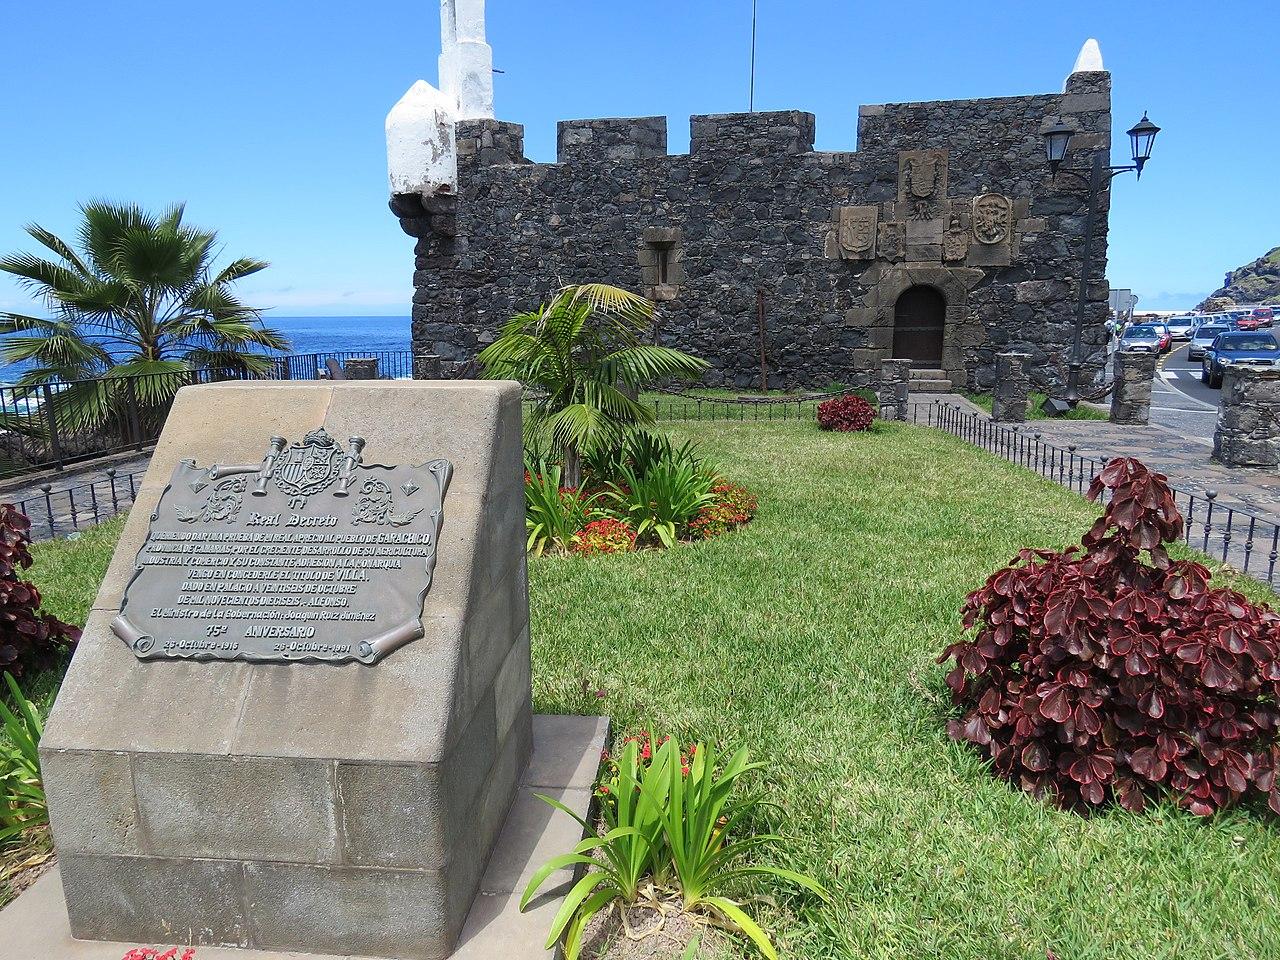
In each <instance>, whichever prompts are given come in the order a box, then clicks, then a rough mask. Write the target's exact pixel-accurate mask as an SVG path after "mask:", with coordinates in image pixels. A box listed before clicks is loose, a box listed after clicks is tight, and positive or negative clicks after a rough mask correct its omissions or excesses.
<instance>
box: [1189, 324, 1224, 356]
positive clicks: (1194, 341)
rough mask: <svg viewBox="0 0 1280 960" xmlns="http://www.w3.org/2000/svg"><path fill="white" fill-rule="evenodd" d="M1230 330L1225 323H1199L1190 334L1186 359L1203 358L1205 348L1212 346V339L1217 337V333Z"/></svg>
mask: <svg viewBox="0 0 1280 960" xmlns="http://www.w3.org/2000/svg"><path fill="white" fill-rule="evenodd" d="M1230 332H1231V328H1230V327H1228V326H1227V325H1226V324H1222V323H1205V324H1201V325H1200V327H1199V328H1198V329H1197V330H1196V332H1195V333H1193V334H1192V335H1191V346H1190V347H1189V348H1187V359H1188V360H1203V359H1204V352H1205V350H1207V349H1208V348H1209V347H1211V346H1213V341H1214V340H1216V339H1218V334H1220V333H1230Z"/></svg>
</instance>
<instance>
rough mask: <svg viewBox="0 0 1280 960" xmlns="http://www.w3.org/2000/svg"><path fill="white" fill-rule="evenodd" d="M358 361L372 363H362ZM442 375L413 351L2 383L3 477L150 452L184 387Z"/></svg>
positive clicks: (0, 470)
mask: <svg viewBox="0 0 1280 960" xmlns="http://www.w3.org/2000/svg"><path fill="white" fill-rule="evenodd" d="M356 361H364V362H363V363H356ZM415 365H416V366H417V368H418V370H419V375H420V376H439V361H438V358H436V357H434V356H430V355H415V354H414V353H413V352H412V351H409V350H383V351H371V352H370V351H331V352H328V353H306V354H296V355H290V356H287V357H278V358H276V359H275V362H274V363H273V365H272V366H271V367H269V368H268V369H267V370H266V371H264V372H262V373H255V374H250V373H246V372H245V371H243V370H183V371H180V372H175V373H159V374H148V375H144V376H138V377H101V378H96V379H90V380H78V381H73V382H69V383H44V384H36V385H32V386H9V387H0V479H7V478H10V477H19V476H25V475H27V474H31V473H37V472H40V471H43V470H49V469H54V470H61V469H62V468H64V467H66V466H68V465H70V464H75V463H79V462H82V461H85V460H92V459H95V458H97V457H103V456H108V455H110V454H115V453H123V452H125V451H128V450H139V451H140V450H142V449H144V448H145V447H147V446H149V445H151V444H153V443H155V441H156V439H157V438H158V437H159V436H160V430H161V428H162V427H163V426H164V421H165V417H166V416H168V413H169V407H170V406H171V404H172V402H173V395H174V394H175V393H177V391H178V390H179V389H180V388H181V387H185V386H190V385H193V384H203V383H216V382H221V381H227V380H319V379H327V378H331V377H334V376H339V377H351V378H354V377H356V376H362V377H366V378H367V377H376V378H378V379H384V380H385V379H407V378H410V377H412V376H413V373H414V368H415Z"/></svg>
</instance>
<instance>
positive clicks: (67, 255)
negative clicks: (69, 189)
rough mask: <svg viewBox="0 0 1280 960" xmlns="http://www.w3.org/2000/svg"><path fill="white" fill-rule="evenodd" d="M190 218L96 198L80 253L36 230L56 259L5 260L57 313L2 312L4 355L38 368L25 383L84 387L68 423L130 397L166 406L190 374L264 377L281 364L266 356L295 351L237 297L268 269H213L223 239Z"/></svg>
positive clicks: (85, 214)
mask: <svg viewBox="0 0 1280 960" xmlns="http://www.w3.org/2000/svg"><path fill="white" fill-rule="evenodd" d="M183 212H184V208H183V206H182V205H181V204H177V205H174V206H171V207H169V208H168V209H166V210H165V211H163V212H162V213H161V214H159V215H155V214H152V213H148V212H147V211H145V210H143V209H141V208H140V207H137V206H133V205H128V204H115V203H109V202H105V201H93V202H91V203H86V204H83V205H82V206H81V207H80V213H81V222H80V226H79V230H78V236H77V240H78V245H77V246H78V248H77V246H73V245H72V244H70V243H68V242H66V241H65V240H63V239H61V238H59V237H58V236H56V235H55V234H53V233H52V232H50V231H49V230H46V229H45V228H44V227H41V226H38V225H36V224H31V225H29V226H27V228H26V230H27V233H28V234H30V235H31V237H32V238H33V239H34V240H36V241H37V242H38V243H39V244H40V245H41V246H43V247H45V248H46V250H47V251H49V252H51V253H52V254H54V256H53V257H52V258H50V257H49V256H48V255H47V254H46V255H37V254H32V253H15V254H10V255H9V256H6V257H0V270H3V271H5V272H6V273H9V274H12V275H13V276H14V277H16V278H17V281H18V283H19V284H20V285H21V286H23V287H24V288H26V289H27V290H29V291H30V292H31V294H32V295H33V296H34V297H35V298H36V299H38V300H39V301H41V302H42V303H43V304H44V306H45V308H46V311H47V314H48V315H47V316H45V317H35V316H29V315H26V314H20V313H0V334H5V337H4V340H3V342H2V343H0V360H3V361H4V362H5V363H20V362H27V363H30V364H32V366H31V369H29V370H28V371H27V372H26V373H25V374H24V375H23V376H22V378H21V379H20V380H19V381H18V385H19V386H28V385H36V384H43V383H55V382H62V383H72V382H76V381H83V383H79V384H77V385H76V386H73V387H71V388H68V389H64V390H60V391H59V392H58V393H57V394H55V398H56V407H57V410H56V413H57V422H58V426H59V427H60V428H63V429H83V428H93V427H96V426H98V425H100V424H102V423H104V422H105V421H106V420H108V418H110V417H111V416H112V414H113V413H114V412H115V411H116V410H117V409H118V408H119V406H120V405H121V404H122V403H123V402H125V400H126V399H128V400H133V401H136V403H137V404H138V405H140V406H141V407H142V409H143V410H144V411H145V410H147V409H148V408H164V407H166V406H167V403H168V401H169V400H171V399H172V397H173V394H174V393H175V392H176V391H177V390H178V388H179V387H180V386H182V385H183V384H185V383H186V382H188V378H187V377H186V376H184V374H187V373H188V372H189V371H191V370H192V369H219V370H226V369H230V370H235V371H243V372H246V373H259V372H263V371H265V370H267V369H268V368H269V367H270V366H271V364H272V360H271V359H270V358H269V357H268V356H266V355H265V353H264V350H287V349H288V347H289V342H288V340H286V339H285V337H284V336H283V335H282V334H280V333H279V332H278V331H276V330H273V329H271V328H270V327H267V326H265V325H264V324H263V323H262V319H261V316H260V311H259V310H257V309H255V308H253V307H250V306H248V305H247V304H245V303H244V302H242V301H241V300H240V299H239V298H238V297H237V296H236V294H235V291H234V290H233V285H234V284H235V282H236V281H238V280H241V279H243V278H245V277H248V276H251V275H252V274H255V273H257V272H258V271H259V270H262V269H263V268H265V267H266V266H267V264H266V262H265V261H262V260H255V259H252V258H249V257H240V258H238V259H235V260H232V261H231V262H230V263H228V264H226V265H225V266H223V267H221V268H217V267H215V265H214V260H215V258H216V256H217V253H218V251H217V249H216V246H217V234H216V233H214V232H213V231H210V230H202V229H200V228H198V227H193V226H190V225H188V224H185V223H183ZM7 425H8V426H9V427H10V428H12V429H19V430H22V429H23V428H24V424H22V423H17V422H15V423H11V424H7ZM25 426H28V427H30V426H31V425H30V424H28V425H25Z"/></svg>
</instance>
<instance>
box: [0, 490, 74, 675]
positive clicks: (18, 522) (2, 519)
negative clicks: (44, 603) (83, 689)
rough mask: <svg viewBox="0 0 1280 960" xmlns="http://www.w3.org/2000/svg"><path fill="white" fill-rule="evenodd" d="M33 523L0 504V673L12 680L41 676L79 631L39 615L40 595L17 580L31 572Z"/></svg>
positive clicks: (44, 615)
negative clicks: (25, 675) (23, 572)
mask: <svg viewBox="0 0 1280 960" xmlns="http://www.w3.org/2000/svg"><path fill="white" fill-rule="evenodd" d="M30 529H31V521H30V520H29V519H27V517H26V515H25V514H23V513H20V512H19V511H18V510H16V509H15V508H14V506H13V504H10V503H5V504H0V671H8V672H9V673H11V674H13V675H14V676H15V677H20V676H22V673H23V671H24V670H28V669H33V670H43V669H45V668H47V667H51V666H53V664H54V663H55V662H56V661H57V660H58V658H59V657H60V656H61V655H62V654H65V653H66V652H68V651H69V650H70V649H71V648H72V647H74V646H75V643H76V641H77V640H79V639H80V630H79V628H77V627H73V626H71V625H70V624H67V623H63V622H62V621H61V620H59V619H58V618H57V617H53V616H50V615H49V614H47V613H41V612H40V591H39V590H37V589H36V587H35V584H33V583H30V582H28V581H26V580H23V579H22V578H21V577H19V576H18V571H19V570H25V569H26V568H27V567H29V566H31V551H30V549H29V548H28V537H27V531H28V530H30Z"/></svg>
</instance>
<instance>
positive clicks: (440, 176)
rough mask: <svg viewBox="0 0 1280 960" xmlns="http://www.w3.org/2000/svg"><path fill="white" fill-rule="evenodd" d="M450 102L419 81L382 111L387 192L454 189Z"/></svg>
mask: <svg viewBox="0 0 1280 960" xmlns="http://www.w3.org/2000/svg"><path fill="white" fill-rule="evenodd" d="M453 112H454V102H453V101H452V100H451V99H450V98H449V97H448V96H446V95H445V94H444V93H441V92H440V91H439V90H437V89H436V88H435V87H433V86H432V85H431V84H429V83H427V81H425V80H419V81H418V82H417V83H415V84H414V85H413V86H412V87H410V88H409V90H408V92H407V93H406V94H405V95H404V96H403V97H401V98H400V100H399V102H398V103H397V104H396V105H395V106H394V107H392V108H391V112H390V113H388V114H387V179H388V181H389V183H390V186H391V193H392V195H393V196H394V195H396V194H402V193H416V194H418V195H419V196H422V197H431V196H435V195H436V194H437V193H456V192H457V189H458V144H457V138H456V135H455V132H454V123H453Z"/></svg>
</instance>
